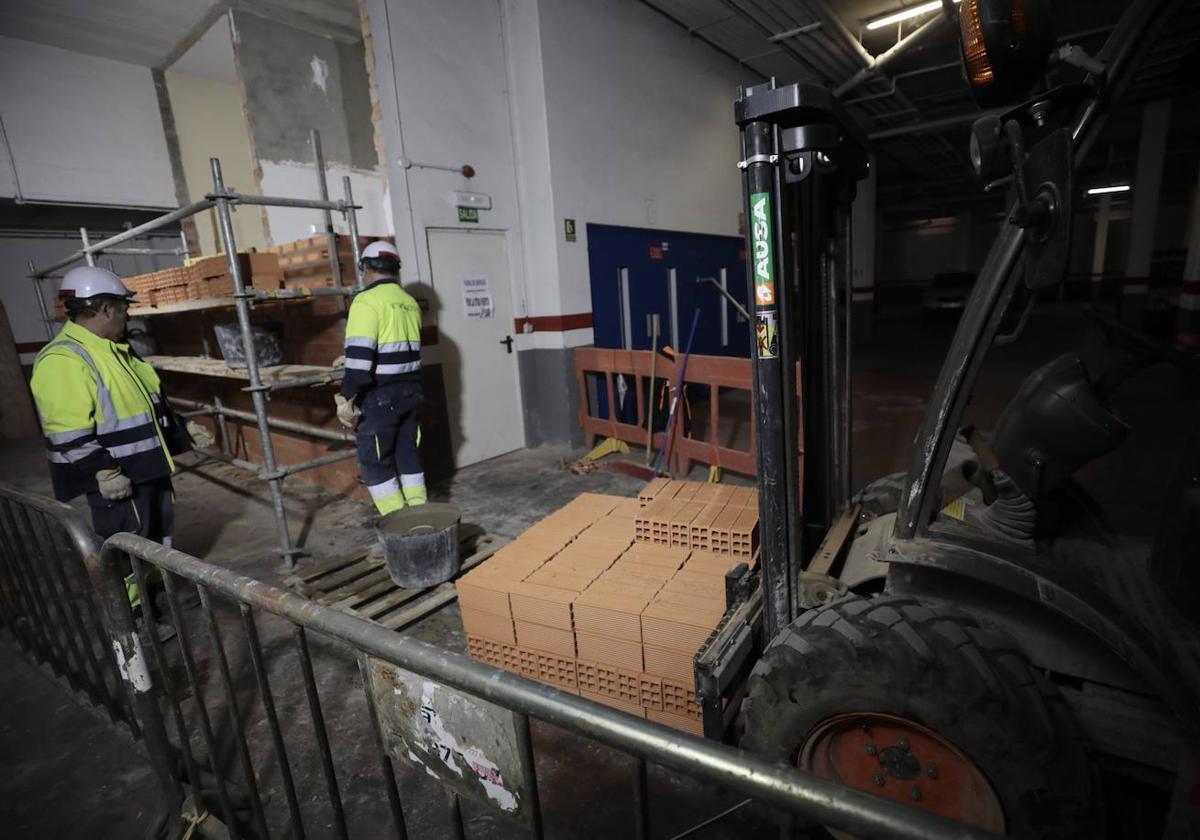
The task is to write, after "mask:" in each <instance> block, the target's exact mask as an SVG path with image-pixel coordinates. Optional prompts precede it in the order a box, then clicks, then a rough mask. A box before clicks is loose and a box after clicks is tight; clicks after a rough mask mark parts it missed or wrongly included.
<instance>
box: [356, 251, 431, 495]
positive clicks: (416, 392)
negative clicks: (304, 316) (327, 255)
mask: <svg viewBox="0 0 1200 840" xmlns="http://www.w3.org/2000/svg"><path fill="white" fill-rule="evenodd" d="M360 267H361V268H362V270H363V281H364V282H365V283H366V289H365V290H364V291H362V292H360V293H359V294H358V295H357V296H355V298H354V301H353V303H351V304H350V314H349V316H348V317H347V319H346V356H345V359H346V371H345V377H344V378H343V379H342V390H341V393H340V394H338V395H337V396H336V397H335V398H334V399H335V400H336V402H337V414H338V419H339V420H341V422H342V424H343V425H345V426H346V427H347V428H351V429H354V430H355V437H356V440H357V444H358V463H359V466H360V467H361V468H362V475H363V481H364V482H366V485H367V490H368V491H370V493H371V500H372V501H374V503H375V507H376V508H377V509H378V510H379V512H380V514H388V513H391V512H392V511H394V510H399V509H400V508H402V507H405V506H412V505H423V504H425V502H426V493H425V473H424V471H423V470H422V468H421V459H420V456H419V455H418V453H417V445H418V443H419V442H420V435H421V432H420V425H419V420H420V418H419V413H420V408H421V309H420V307H419V306H418V305H417V302H416V301H415V300H414V299H413V297H412V296H411V295H409V294H408V293H407V292H406V291H404V289H402V288H401V287H400V280H399V275H400V254H399V252H397V251H396V247H395V246H394V245H392V244H391V243H390V242H372V243H371V244H370V245H368V246H367V247H366V248H365V249H363V253H362V258H361V266H360Z"/></svg>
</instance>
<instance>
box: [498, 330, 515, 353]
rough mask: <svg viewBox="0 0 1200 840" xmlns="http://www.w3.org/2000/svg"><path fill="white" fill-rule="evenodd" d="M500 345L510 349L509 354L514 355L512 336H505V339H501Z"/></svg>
mask: <svg viewBox="0 0 1200 840" xmlns="http://www.w3.org/2000/svg"><path fill="white" fill-rule="evenodd" d="M499 343H500V344H503V345H504V346H505V347H506V348H507V349H508V353H509V355H510V356H511V355H512V346H513V337H512V336H511V335H506V336H504V338H502V339H500V341H499Z"/></svg>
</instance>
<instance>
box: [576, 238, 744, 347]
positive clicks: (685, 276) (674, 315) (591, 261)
mask: <svg viewBox="0 0 1200 840" xmlns="http://www.w3.org/2000/svg"><path fill="white" fill-rule="evenodd" d="M587 237H588V269H589V273H590V278H591V288H592V327H593V330H594V332H595V342H596V346H597V347H612V348H626V349H633V350H648V349H650V332H649V329H648V327H647V315H651V314H657V315H658V316H659V322H660V336H661V337H660V341H659V347H660V348H661V347H662V346H663V345H665V344H670V345H671V346H672V347H674V348H675V349H676V350H677V351H679V352H681V353H682V352H683V349H684V347H685V346H686V345H687V338H688V336H687V333H688V329H689V327H690V325H691V322H692V314H693V312H694V311H695V309H696V308H697V307H699V309H700V322H699V324H698V325H697V328H696V338H695V340H694V342H693V346H692V352H693V353H696V354H701V355H707V356H742V357H748V356H749V355H750V325H749V324H748V323H747V322H746V320H745V319H744V318H742V316H741V314H740V313H739V312H738V311H737V309H736V308H735V307H733V306H732V305H730V304H729V302H728V301H726V300H725V298H724V297H723V296H722V295H721V293H720V292H719V291H718V290H717V288H716V286H715V285H714V284H720V283H722V281H724V283H725V286H726V288H727V289H728V290H729V292H730V293H731V294H732V295H733V297H734V298H735V299H737V300H738V301H739V302H741V304H742V305H743V306H745V305H746V264H745V243H744V240H742V239H741V237H737V236H715V235H712V234H703V233H683V232H679V231H663V230H653V229H649V228H631V227H619V226H616V225H594V224H589V225H588V226H587Z"/></svg>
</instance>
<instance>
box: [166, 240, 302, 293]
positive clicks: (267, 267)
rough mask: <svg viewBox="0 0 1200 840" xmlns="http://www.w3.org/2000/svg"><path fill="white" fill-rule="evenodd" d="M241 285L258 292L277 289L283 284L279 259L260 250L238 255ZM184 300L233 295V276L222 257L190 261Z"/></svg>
mask: <svg viewBox="0 0 1200 840" xmlns="http://www.w3.org/2000/svg"><path fill="white" fill-rule="evenodd" d="M238 263H239V265H238V267H239V268H240V269H241V274H242V284H243V285H245V286H254V287H256V288H259V289H278V288H280V287H281V286H282V285H283V271H282V270H281V269H280V267H279V257H277V256H276V255H275V254H271V253H266V252H262V251H255V252H250V253H241V252H239V253H238ZM187 270H189V271H190V272H191V276H190V277H189V279H188V298H190V299H192V300H204V299H205V298H216V297H228V296H229V295H232V294H233V275H232V274H231V273H230V271H229V258H228V257H226V256H225V255H224V254H218V255H217V256H215V257H201V258H200V259H198V260H195V261H194V262H192V263H191V264H190V265H189V266H188V269H187Z"/></svg>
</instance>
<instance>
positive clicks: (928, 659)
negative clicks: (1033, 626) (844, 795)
mask: <svg viewBox="0 0 1200 840" xmlns="http://www.w3.org/2000/svg"><path fill="white" fill-rule="evenodd" d="M742 716H743V718H742V719H743V723H744V725H745V734H744V736H743V738H742V741H741V746H742V747H743V748H745V749H748V750H751V751H754V752H758V753H761V754H764V755H771V756H774V757H775V758H778V759H780V760H782V761H785V762H787V763H789V764H792V765H793V766H799V767H801V768H802V769H805V770H808V771H809V772H814V773H816V774H817V775H820V776H823V777H825V778H830V779H835V780H837V781H841V782H842V783H844V784H848V785H850V786H852V787H856V788H858V789H860V790H863V791H866V792H870V793H874V794H876V795H879V796H883V797H886V798H889V799H893V800H894V801H899V802H905V803H907V804H909V805H912V806H914V807H918V808H922V809H924V810H929V811H933V812H935V813H939V814H941V815H943V816H947V817H951V818H954V819H958V820H961V821H963V822H968V823H972V824H974V825H976V826H979V827H982V828H989V829H991V830H993V831H995V832H996V833H1008V834H1013V835H1022V836H1027V835H1032V836H1037V837H1055V838H1068V837H1084V836H1092V837H1094V836H1099V835H1100V833H1101V832H1099V831H1098V830H1097V827H1096V821H1097V814H1096V811H1095V809H1094V808H1093V803H1094V802H1096V801H1097V799H1098V798H1097V797H1095V796H1094V793H1093V790H1092V775H1091V771H1090V767H1089V762H1088V756H1087V750H1086V746H1085V743H1084V740H1083V737H1082V734H1081V733H1080V731H1079V727H1078V725H1077V724H1076V722H1075V720H1074V718H1073V716H1072V715H1071V713H1070V711H1069V709H1068V708H1067V706H1066V704H1065V703H1064V701H1063V699H1062V696H1061V695H1060V694H1059V693H1058V690H1057V689H1056V688H1055V687H1054V686H1053V685H1052V684H1051V683H1050V682H1049V681H1048V680H1047V679H1046V678H1045V677H1044V676H1043V675H1042V674H1040V673H1039V672H1037V671H1035V670H1034V669H1033V668H1032V667H1031V666H1030V664H1029V662H1028V660H1027V659H1026V657H1025V655H1024V654H1023V653H1022V652H1021V650H1020V648H1019V647H1018V646H1017V644H1016V643H1015V642H1014V641H1013V640H1011V639H1010V638H1008V637H1007V636H1005V635H1001V634H999V633H996V632H993V631H991V630H985V629H983V628H982V627H980V625H979V623H978V622H977V621H976V620H975V619H974V618H972V617H971V616H970V615H968V614H966V613H964V612H962V611H960V610H955V609H951V608H948V607H944V606H941V605H938V604H930V603H922V602H921V601H919V600H917V599H915V598H909V597H902V596H896V595H881V596H878V597H875V598H870V599H868V598H862V597H859V596H857V595H847V596H845V597H842V598H839V599H837V600H836V601H832V602H830V603H829V604H826V605H824V606H822V607H819V608H817V609H813V610H809V611H808V612H805V613H804V614H803V615H801V616H800V617H799V618H798V619H796V621H794V622H793V623H792V624H791V625H790V626H789V627H787V628H786V629H784V630H783V631H782V632H781V633H780V634H779V635H778V636H777V637H776V638H775V639H774V640H773V641H772V642H771V644H770V645H769V646H768V647H767V650H766V651H765V653H764V654H763V657H762V659H761V660H759V662H758V663H757V664H756V665H755V667H754V670H753V672H752V673H751V675H750V678H749V681H748V683H747V694H746V700H745V701H744V703H743V706H742Z"/></svg>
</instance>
